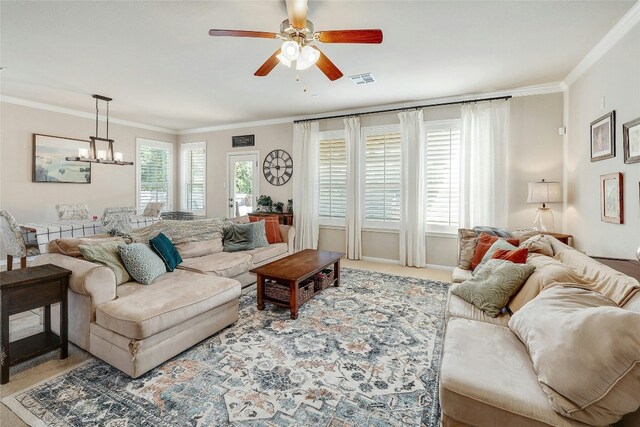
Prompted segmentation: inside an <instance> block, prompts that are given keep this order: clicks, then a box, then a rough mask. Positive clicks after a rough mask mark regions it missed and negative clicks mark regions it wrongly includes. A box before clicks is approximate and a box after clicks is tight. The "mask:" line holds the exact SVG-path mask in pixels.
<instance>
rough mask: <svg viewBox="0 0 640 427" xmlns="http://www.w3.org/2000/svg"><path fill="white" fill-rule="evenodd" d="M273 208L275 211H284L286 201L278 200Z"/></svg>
mask: <svg viewBox="0 0 640 427" xmlns="http://www.w3.org/2000/svg"><path fill="white" fill-rule="evenodd" d="M273 210H274V211H275V212H284V203H282V202H276V204H274V205H273Z"/></svg>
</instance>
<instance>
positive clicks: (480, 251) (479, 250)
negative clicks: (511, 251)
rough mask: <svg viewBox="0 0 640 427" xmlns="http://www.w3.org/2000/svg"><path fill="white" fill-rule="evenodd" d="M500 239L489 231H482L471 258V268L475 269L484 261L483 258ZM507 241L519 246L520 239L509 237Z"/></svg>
mask: <svg viewBox="0 0 640 427" xmlns="http://www.w3.org/2000/svg"><path fill="white" fill-rule="evenodd" d="M498 239H499V237H498V236H492V235H490V234H487V233H481V234H480V236H478V243H477V245H476V249H475V250H474V252H473V258H472V259H471V269H472V270H475V268H476V267H477V266H478V264H480V262H482V258H483V257H484V255H485V254H486V253H487V251H488V250H489V248H490V247H491V245H493V244H494V243H495V242H496V241H497V240H498ZM507 242H509V243H511V244H512V245H513V246H516V247H517V246H518V243H519V242H518V239H507Z"/></svg>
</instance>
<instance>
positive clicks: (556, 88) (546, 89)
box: [177, 82, 565, 135]
mask: <svg viewBox="0 0 640 427" xmlns="http://www.w3.org/2000/svg"><path fill="white" fill-rule="evenodd" d="M564 91H565V88H564V87H563V82H555V83H546V84H541V85H534V86H525V87H521V88H515V89H505V90H498V91H491V92H480V93H475V94H466V95H456V96H447V97H443V98H430V99H423V100H418V101H410V102H400V103H395V104H382V105H373V106H368V107H363V108H353V109H348V110H337V111H330V112H326V113H318V114H307V115H303V116H290V117H280V118H275V119H268V120H258V121H253V122H238V123H230V124H225V125H218V126H207V127H202V128H194V129H183V130H179V131H178V132H177V133H178V135H192V134H197V133H206V132H217V131H222V130H229V129H241V128H249V127H258V126H269V125H276V124H283V123H292V122H293V121H294V120H305V119H309V118H312V117H317V118H318V119H322V118H323V117H330V116H335V115H341V114H363V113H368V112H372V111H376V110H380V109H385V110H386V109H393V108H412V107H416V106H420V105H425V106H429V105H430V104H440V103H444V102H462V101H472V100H474V99H482V98H493V97H500V96H513V97H520V96H530V95H545V94H549V93H558V92H564Z"/></svg>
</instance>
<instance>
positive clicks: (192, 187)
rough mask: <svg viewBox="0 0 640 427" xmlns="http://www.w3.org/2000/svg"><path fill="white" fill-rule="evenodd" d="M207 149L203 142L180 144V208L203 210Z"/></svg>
mask: <svg viewBox="0 0 640 427" xmlns="http://www.w3.org/2000/svg"><path fill="white" fill-rule="evenodd" d="M206 157H207V150H206V144H205V143H188V144H183V146H182V209H184V210H187V211H204V210H205V202H206V188H205V183H206V179H207V170H206V168H207V163H206Z"/></svg>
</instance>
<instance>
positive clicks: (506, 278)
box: [451, 259, 535, 317]
mask: <svg viewBox="0 0 640 427" xmlns="http://www.w3.org/2000/svg"><path fill="white" fill-rule="evenodd" d="M533 270H535V267H533V266H530V265H527V264H514V263H512V262H509V261H502V260H498V259H490V260H489V261H487V263H486V264H485V265H484V266H483V267H482V268H481V269H480V271H478V272H477V273H476V274H475V275H474V276H473V278H471V279H469V280H467V281H466V282H464V283H461V284H460V285H459V286H456V287H455V288H453V289H452V290H451V292H452V293H453V294H454V295H457V296H459V297H460V298H462V299H464V300H465V301H467V302H470V303H471V304H473V305H475V306H476V307H478V308H479V309H481V310H482V311H484V312H485V313H487V314H488V315H489V316H491V317H496V316H497V315H498V314H499V313H500V310H502V309H503V308H504V307H506V305H507V303H508V302H509V298H511V296H512V295H513V294H515V293H516V292H517V290H518V289H520V287H521V286H522V284H523V283H524V282H525V280H527V277H529V276H530V275H531V273H532V272H533Z"/></svg>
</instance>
